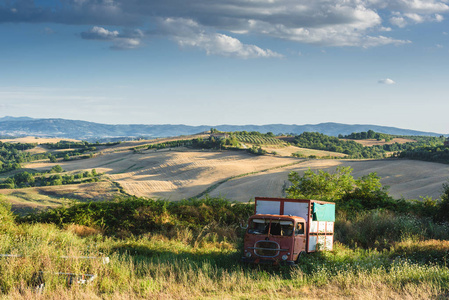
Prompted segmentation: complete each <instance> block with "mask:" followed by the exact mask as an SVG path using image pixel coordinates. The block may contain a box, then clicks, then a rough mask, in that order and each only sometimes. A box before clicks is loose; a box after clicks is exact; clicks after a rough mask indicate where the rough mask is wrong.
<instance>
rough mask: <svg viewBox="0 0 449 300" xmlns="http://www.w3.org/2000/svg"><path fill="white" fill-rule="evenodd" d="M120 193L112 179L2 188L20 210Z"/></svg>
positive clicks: (91, 199)
mask: <svg viewBox="0 0 449 300" xmlns="http://www.w3.org/2000/svg"><path fill="white" fill-rule="evenodd" d="M119 194H120V192H119V189H118V188H117V187H116V186H115V185H114V184H112V183H111V182H110V181H100V182H93V183H84V184H70V185H63V186H45V187H31V188H23V189H13V190H10V189H0V196H3V197H4V199H7V200H8V202H9V203H11V205H12V206H13V209H14V210H15V211H18V212H29V211H32V210H34V209H37V210H41V209H46V208H54V207H58V206H60V205H62V204H69V203H72V202H73V200H77V201H82V202H83V201H107V200H112V199H114V198H115V197H116V196H118V195H119Z"/></svg>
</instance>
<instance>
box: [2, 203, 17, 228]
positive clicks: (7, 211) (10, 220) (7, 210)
mask: <svg viewBox="0 0 449 300" xmlns="http://www.w3.org/2000/svg"><path fill="white" fill-rule="evenodd" d="M15 227H16V225H15V220H14V215H13V214H12V212H11V205H10V204H9V203H7V202H5V201H4V200H3V199H1V198H0V233H6V232H10V231H13V230H14V229H15Z"/></svg>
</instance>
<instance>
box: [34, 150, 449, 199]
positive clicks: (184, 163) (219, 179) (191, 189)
mask: <svg viewBox="0 0 449 300" xmlns="http://www.w3.org/2000/svg"><path fill="white" fill-rule="evenodd" d="M118 147H119V148H117V149H116V151H110V152H103V154H100V155H97V156H95V157H94V158H91V159H83V160H75V161H68V162H64V161H61V162H57V163H49V162H34V163H30V164H27V165H26V166H25V167H26V168H30V169H34V170H37V171H46V170H50V169H51V167H52V166H54V165H56V164H60V165H61V166H62V168H63V169H64V170H66V171H69V172H72V171H73V172H75V171H76V172H79V171H81V170H91V169H94V168H95V169H96V170H97V172H101V173H105V174H106V176H108V177H109V178H110V179H111V180H112V181H115V182H117V183H119V184H120V185H121V186H122V187H123V188H124V190H125V192H127V193H129V194H132V195H136V196H144V197H150V198H163V199H169V200H179V199H184V198H189V197H193V196H196V195H198V194H200V193H202V192H204V191H205V190H206V189H208V188H210V187H214V189H213V190H212V191H211V192H210V194H211V195H212V196H218V195H222V196H225V197H227V198H229V199H233V200H238V201H248V200H249V199H252V198H254V197H255V196H272V197H279V196H283V190H284V189H285V188H286V187H287V185H288V179H287V175H288V173H289V172H290V171H298V172H304V170H307V169H308V168H311V169H314V170H315V169H329V170H335V168H336V167H337V166H351V167H353V169H354V172H353V175H354V177H359V176H362V175H365V174H368V173H370V172H377V174H378V175H379V176H381V177H382V183H383V184H384V185H388V186H390V187H391V188H390V194H391V195H392V196H394V197H396V198H400V197H401V196H403V197H404V198H411V199H419V197H420V196H432V197H434V198H438V197H439V195H440V193H441V187H442V184H443V183H444V182H446V181H447V179H448V178H449V166H448V165H444V164H438V163H428V162H422V161H411V160H336V159H331V160H304V159H298V158H293V157H291V156H290V155H291V153H289V152H290V151H291V150H297V149H298V148H296V147H293V146H291V147H284V148H273V150H274V151H276V152H278V153H280V155H277V156H273V155H265V156H255V155H251V154H248V153H246V152H244V151H222V152H220V151H201V150H191V149H187V148H175V149H171V150H170V149H163V150H154V149H153V150H144V151H141V152H139V153H135V152H133V151H130V150H126V149H129V148H130V147H129V144H128V145H123V144H120V145H118ZM293 148H295V149H293ZM282 150H284V151H286V152H281V151H282ZM308 151H311V152H310V154H309V155H317V152H325V151H315V150H308ZM328 153H329V152H326V155H328ZM317 156H318V155H317ZM291 164H296V165H291ZM262 171H263V172H262ZM239 175H245V176H241V177H239ZM235 177H238V178H235ZM232 178H233V179H232Z"/></svg>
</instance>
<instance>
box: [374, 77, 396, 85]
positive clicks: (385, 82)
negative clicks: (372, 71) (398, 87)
mask: <svg viewBox="0 0 449 300" xmlns="http://www.w3.org/2000/svg"><path fill="white" fill-rule="evenodd" d="M377 83H380V84H388V85H391V84H396V82H395V81H394V80H393V79H390V78H385V79H380V80H379V81H377Z"/></svg>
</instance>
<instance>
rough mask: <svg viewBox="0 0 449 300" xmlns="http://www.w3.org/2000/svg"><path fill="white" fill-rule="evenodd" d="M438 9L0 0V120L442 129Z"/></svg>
mask: <svg viewBox="0 0 449 300" xmlns="http://www.w3.org/2000/svg"><path fill="white" fill-rule="evenodd" d="M448 18H449V0H427V1H424V0H388V1H387V0H314V1H310V0H215V1H212V0H189V1H186V0H48V1H44V0H40V1H38V0H34V1H33V0H0V117H3V116H15V117H19V116H28V117H33V118H64V119H74V120H85V121H93V122H98V123H106V124H186V125H212V126H213V125H221V124H233V125H245V124H257V125H262V124H298V125H303V124H318V123H324V122H337V123H345V124H373V125H384V126H394V127H399V128H405V129H414V130H422V131H431V132H437V133H444V134H447V133H449V117H448V115H449V97H448V94H449V93H448V92H449V21H448Z"/></svg>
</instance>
